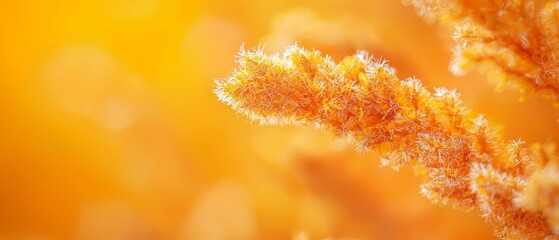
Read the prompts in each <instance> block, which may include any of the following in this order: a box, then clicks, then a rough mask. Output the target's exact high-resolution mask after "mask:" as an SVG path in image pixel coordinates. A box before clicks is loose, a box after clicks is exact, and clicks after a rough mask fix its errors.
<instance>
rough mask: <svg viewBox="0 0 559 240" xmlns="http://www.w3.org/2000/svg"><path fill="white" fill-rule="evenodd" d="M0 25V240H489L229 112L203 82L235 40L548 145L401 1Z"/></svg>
mask: <svg viewBox="0 0 559 240" xmlns="http://www.w3.org/2000/svg"><path fill="white" fill-rule="evenodd" d="M0 22H1V24H0V33H1V34H2V36H3V37H1V38H0V56H1V58H0V63H1V64H0V79H1V80H0V92H1V94H0V111H1V112H0V194H1V195H0V196H2V197H1V198H0V239H292V238H295V237H299V236H302V237H306V238H309V239H325V238H332V239H485V238H489V236H491V234H492V233H491V231H490V229H489V227H487V226H486V225H485V224H484V223H483V221H482V220H481V219H479V218H478V217H477V216H476V215H477V214H476V213H464V212H460V211H453V210H452V209H446V208H440V207H436V206H432V205H431V204H430V203H429V201H428V200H426V199H424V198H422V197H421V196H420V194H418V193H417V192H418V191H417V186H418V185H419V184H420V182H419V180H418V179H416V178H415V177H414V176H413V173H412V170H411V169H409V168H402V169H401V170H400V172H399V173H394V172H391V171H386V170H385V169H381V168H379V167H378V163H379V160H378V156H377V155H375V154H374V153H367V154H362V155H358V154H356V153H355V152H354V151H353V150H352V149H350V148H349V147H348V146H347V145H346V144H345V143H344V142H340V141H335V140H332V138H331V137H330V136H328V135H327V134H323V133H319V132H316V131H313V130H311V129H301V128H273V127H255V126H254V125H253V124H251V123H250V121H245V120H243V119H240V118H239V117H238V116H236V114H235V113H234V112H233V111H228V109H227V106H224V105H223V104H221V103H219V102H218V101H216V99H215V95H214V94H213V93H212V90H213V87H214V86H213V81H214V78H216V77H217V76H227V75H228V74H229V73H230V71H231V69H233V68H234V61H233V57H232V56H234V55H235V54H236V53H237V52H238V50H239V46H241V45H242V44H243V43H245V45H246V46H255V45H258V44H263V45H265V46H266V48H265V50H266V51H271V52H275V51H279V50H282V49H283V47H284V46H287V45H290V44H293V43H294V42H298V43H299V44H300V45H301V46H305V47H307V48H312V47H316V48H317V49H319V50H321V51H322V52H323V53H325V54H328V55H330V56H333V60H335V61H339V60H341V58H342V57H344V56H346V55H351V54H353V53H355V52H356V51H357V50H358V49H361V50H367V51H369V52H371V53H375V55H376V54H378V56H381V55H382V56H383V57H384V58H385V59H388V60H389V63H390V64H391V65H392V66H394V67H395V68H396V69H398V70H399V74H402V75H403V76H412V75H414V76H416V77H418V78H419V79H422V80H423V81H424V85H426V86H447V87H449V88H457V89H458V91H459V92H461V93H462V100H463V101H464V105H465V106H468V107H469V108H471V109H475V110H476V112H480V113H483V114H484V115H486V116H487V118H488V119H490V120H491V122H498V123H502V124H503V125H504V126H506V128H505V130H503V135H504V137H505V138H507V139H518V138H519V137H522V138H523V139H525V140H526V141H527V142H536V141H545V140H548V139H549V140H555V138H556V137H557V136H559V135H558V134H559V131H557V130H556V128H555V127H553V126H555V125H556V124H557V123H556V119H557V116H556V111H555V110H554V109H553V108H552V107H549V106H551V104H549V103H548V102H546V101H545V100H542V101H537V102H536V101H532V99H531V98H530V97H528V99H527V101H525V102H524V103H518V98H519V95H518V94H516V93H514V92H504V93H502V94H499V95H495V94H494V93H493V87H491V86H489V85H487V84H486V83H485V78H484V77H480V76H479V75H476V74H470V75H466V76H464V77H460V78H456V77H453V76H452V75H451V74H450V73H449V72H448V71H447V65H448V62H449V59H450V56H451V52H450V51H449V50H448V49H450V46H452V44H453V43H452V42H453V41H452V39H450V38H449V37H447V36H450V34H447V33H445V31H446V30H445V29H443V28H437V26H435V25H429V24H426V23H425V22H424V21H423V20H422V19H421V18H420V17H418V16H417V15H416V13H415V12H414V9H413V8H412V7H405V6H403V5H402V3H401V2H400V1H382V0H367V1H364V0H351V1H341V0H327V1H324V0H321V1H318V0H304V1H300V0H298V1H295V0H285V1H254V0H235V1H220V0H207V1H193V0H186V1H178V0H159V1H156V0H140V1H131V0H111V1H109V0H101V1H93V2H85V1H68V0H62V1H56V2H55V1H36V0H24V1H4V2H2V3H0ZM292 22H296V23H297V24H294V23H292ZM290 26H291V27H290ZM449 79H453V80H452V81H449ZM496 96H498V97H496ZM550 168H551V167H550ZM542 169H548V168H542ZM548 172H549V170H542V172H541V175H542V176H543V175H545V174H548ZM534 181H537V179H536V178H535V180H534ZM387 183H389V184H387ZM534 184H538V183H534ZM542 185H543V184H542ZM549 186H550V187H552V186H553V185H552V184H551V183H550V185H549ZM542 189H545V188H542ZM531 194H532V195H526V196H527V199H530V198H531V199H534V198H533V197H534V196H538V195H540V194H544V195H545V194H551V192H549V191H533V192H532V193H531ZM549 204H550V203H546V202H533V204H531V205H530V206H529V207H530V209H533V210H534V211H541V210H539V209H542V208H545V209H549V208H548V207H547V206H549ZM527 208H528V206H527ZM472 229H475V231H473V230H472ZM301 234H302V235H301Z"/></svg>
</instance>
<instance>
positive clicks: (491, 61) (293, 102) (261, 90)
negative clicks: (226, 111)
mask: <svg viewBox="0 0 559 240" xmlns="http://www.w3.org/2000/svg"><path fill="white" fill-rule="evenodd" d="M405 2H407V3H409V4H412V5H414V6H415V7H416V8H417V9H418V12H419V13H420V14H421V15H423V16H425V17H427V18H428V19H431V20H435V21H437V22H440V23H441V24H443V25H446V26H449V27H450V28H451V29H452V30H453V31H454V38H455V39H456V41H457V43H459V44H458V45H457V47H456V48H455V50H454V55H455V56H454V60H453V63H452V64H451V70H453V71H454V72H455V73H462V72H463V71H467V70H470V69H471V68H473V67H478V66H479V67H482V68H483V69H484V70H485V71H486V72H487V73H488V75H489V78H490V79H493V80H498V81H499V82H502V83H509V82H510V83H513V84H516V85H517V86H518V87H519V89H521V90H523V91H526V90H528V91H530V92H532V93H534V92H535V93H538V94H541V95H543V96H546V97H550V98H553V99H556V97H557V96H559V95H558V93H559V75H558V71H559V70H558V69H559V68H557V65H558V60H557V59H556V58H555V55H556V53H555V52H557V51H558V50H559V45H558V43H559V39H558V36H559V25H558V17H557V15H556V14H557V8H558V7H559V4H558V3H556V2H550V3H547V4H546V5H544V6H542V7H539V6H537V5H538V4H539V2H538V1H521V0H512V1H504V0H490V1H481V0H474V1H465V0H456V1H443V0H411V1H405ZM536 9H540V10H538V11H536ZM558 54H559V53H558ZM557 56H559V55H557ZM237 63H238V67H237V68H236V69H235V70H234V72H233V74H232V76H230V77H227V78H224V79H218V80H216V89H215V90H214V92H215V93H216V95H217V96H218V98H219V100H220V101H222V102H224V103H226V104H227V105H229V106H230V107H231V108H232V109H234V110H235V111H237V112H238V113H240V114H241V115H244V116H247V117H248V118H250V119H252V120H255V121H258V122H260V123H261V124H268V125H296V126H313V127H315V128H317V129H321V130H323V131H326V132H328V133H330V134H332V135H334V136H335V137H338V138H343V139H348V140H349V141H350V142H351V143H352V144H354V145H355V147H356V149H357V150H358V151H369V150H374V151H377V152H378V153H380V154H381V156H383V159H382V165H385V166H390V167H392V168H394V169H398V168H400V167H402V166H411V167H412V168H413V170H414V171H415V173H416V174H417V175H418V176H420V177H421V178H422V179H423V184H422V185H421V193H422V194H423V195H424V196H425V197H426V198H428V199H429V200H431V201H432V202H433V203H436V204H441V205H450V206H452V207H455V208H460V209H466V210H469V209H478V210H479V211H480V212H481V215H482V217H483V218H484V219H485V220H486V221H487V223H488V224H489V225H490V226H491V227H492V229H493V230H494V232H495V234H496V235H497V236H498V237H499V238H500V239H559V161H558V160H559V158H558V156H557V153H556V152H557V151H556V149H555V146H554V145H553V144H539V143H534V144H531V145H527V144H526V143H524V142H523V141H521V140H507V139H503V138H502V137H501V136H500V135H499V133H498V132H496V131H494V130H493V128H492V127H491V126H490V125H489V124H488V122H487V121H486V119H485V118H484V117H483V116H482V115H480V114H476V113H474V112H472V111H471V110H469V109H467V108H466V107H464V106H463V105H462V104H461V101H460V99H459V94H458V93H456V91H453V90H447V89H444V88H435V89H433V91H430V90H428V89H426V88H425V87H423V86H422V84H421V82H420V81H419V80H417V79H414V78H408V79H399V78H398V77H397V76H396V74H395V69H394V68H392V67H391V66H389V65H388V64H387V63H386V62H385V61H383V60H377V59H373V58H370V57H369V56H368V54H367V53H365V52H359V53H357V54H356V55H354V56H349V57H346V58H345V59H343V60H342V61H341V62H339V63H337V64H336V63H334V62H333V61H332V60H331V59H330V58H329V57H328V56H323V55H321V53H320V52H318V51H309V50H306V49H304V48H301V47H298V46H296V45H295V46H290V47H287V48H286V50H285V52H284V53H283V54H281V55H280V54H273V55H267V54H264V53H263V51H262V50H261V49H255V50H244V49H241V51H240V53H239V54H238V56H237Z"/></svg>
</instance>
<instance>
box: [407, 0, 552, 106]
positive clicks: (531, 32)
mask: <svg viewBox="0 0 559 240" xmlns="http://www.w3.org/2000/svg"><path fill="white" fill-rule="evenodd" d="M541 2H542V1H535V0H474V1H470V0H468V1H466V0H447V1H445V0H404V3H407V4H411V5H413V6H415V8H416V9H417V11H418V13H419V14H420V15H423V16H424V17H425V18H427V19H428V20H430V21H433V20H435V21H437V22H439V23H440V24H442V25H446V26H448V27H449V28H450V29H451V31H452V32H453V33H454V34H453V38H454V40H455V41H456V43H457V44H456V47H455V49H454V51H453V53H454V56H453V60H452V63H451V66H450V69H451V71H452V72H453V73H455V74H459V75H460V74H464V73H466V72H467V71H469V70H471V69H473V68H474V67H478V66H480V67H482V68H483V69H484V70H485V71H486V72H487V75H488V77H489V79H490V80H492V81H495V82H496V83H497V84H498V85H497V86H498V87H502V86H503V85H505V84H507V83H514V84H513V85H516V86H517V87H518V89H519V90H520V91H522V92H536V93H538V94H540V95H545V96H547V97H551V98H552V99H553V100H555V101H557V100H559V99H558V97H559V68H558V67H559V59H558V58H557V57H556V56H559V18H558V15H557V14H558V10H559V3H558V2H556V1H551V2H549V3H547V4H545V6H544V7H542V6H540V5H542V3H541Z"/></svg>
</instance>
